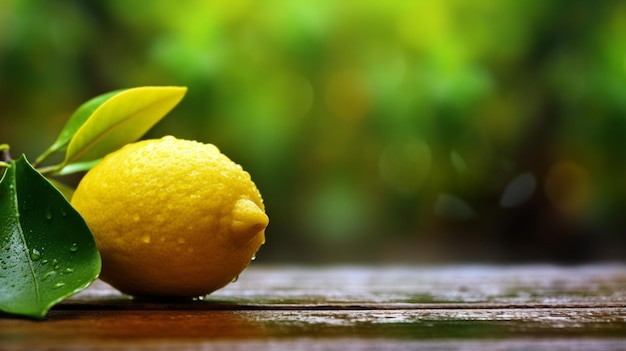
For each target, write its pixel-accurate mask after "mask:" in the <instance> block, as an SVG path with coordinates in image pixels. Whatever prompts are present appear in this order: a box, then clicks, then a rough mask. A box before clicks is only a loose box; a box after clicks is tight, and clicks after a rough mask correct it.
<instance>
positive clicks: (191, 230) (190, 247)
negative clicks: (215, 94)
mask: <svg viewBox="0 0 626 351" xmlns="http://www.w3.org/2000/svg"><path fill="white" fill-rule="evenodd" d="M72 205H73V206H74V207H75V208H76V209H77V210H78V212H79V213H80V214H81V215H82V216H83V218H84V219H85V221H86V222H87V224H88V226H89V228H90V229H91V231H92V232H93V235H94V237H95V239H96V243H97V245H98V249H99V250H100V254H101V256H102V273H101V278H102V280H104V281H106V282H108V283H109V284H111V285H112V286H113V287H115V288H117V289H119V290H120V291H122V292H124V293H127V294H130V295H135V296H172V297H194V296H201V295H205V294H209V293H211V292H213V291H215V290H217V289H219V288H222V287H224V286H225V285H227V284H228V283H229V282H231V281H232V280H233V279H236V277H237V276H238V275H239V273H241V272H242V271H243V270H244V269H245V268H246V267H247V266H248V264H249V263H250V261H251V260H252V259H254V255H255V254H256V252H257V250H258V249H259V247H260V246H261V245H262V244H263V243H265V228H266V227H267V225H268V221H269V220H268V217H267V215H266V214H265V207H264V205H263V199H262V198H261V194H260V193H259V191H258V189H257V188H256V186H255V184H254V183H253V182H252V180H251V179H250V175H249V174H248V173H247V172H246V171H244V170H243V169H242V168H241V166H240V165H238V164H236V163H234V162H233V161H231V160H230V159H229V158H228V157H226V156H225V155H223V154H222V153H221V152H220V151H219V150H218V148H217V147H215V146H214V145H211V144H202V143H199V142H196V141H189V140H181V139H176V138H174V137H171V136H166V137H164V138H161V139H151V140H144V141H139V142H136V143H134V144H129V145H126V146H124V147H123V148H121V149H119V150H117V151H115V152H113V153H111V154H109V155H107V156H106V157H105V158H104V159H103V160H102V161H101V162H100V163H98V165H96V166H95V167H94V168H93V169H91V170H90V171H89V172H87V174H86V175H85V177H83V179H82V180H81V182H80V183H79V185H78V188H77V189H76V192H75V193H74V196H73V197H72Z"/></svg>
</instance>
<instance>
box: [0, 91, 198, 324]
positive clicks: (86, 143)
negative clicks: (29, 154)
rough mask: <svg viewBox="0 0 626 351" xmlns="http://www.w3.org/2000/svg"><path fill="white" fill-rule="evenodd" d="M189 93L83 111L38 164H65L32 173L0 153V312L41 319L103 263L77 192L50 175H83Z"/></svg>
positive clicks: (107, 101)
mask: <svg viewBox="0 0 626 351" xmlns="http://www.w3.org/2000/svg"><path fill="white" fill-rule="evenodd" d="M186 91H187V89H186V88H184V87H139V88H133V89H127V90H120V91H115V92H111V93H107V94H104V95H101V96H98V97H96V98H94V99H92V100H90V101H88V102H87V103H85V104H83V105H82V106H81V107H80V108H79V109H78V110H77V111H76V112H75V113H74V114H73V115H72V116H71V118H70V119H69V120H68V122H67V124H66V125H65V127H64V128H63V130H62V131H61V133H60V135H59V137H58V138H57V139H56V141H55V142H54V143H53V145H52V146H51V147H49V148H48V149H47V150H46V151H45V152H44V153H43V154H42V155H41V156H40V157H39V158H38V163H39V162H43V161H45V160H46V158H47V157H48V156H51V155H53V154H55V153H60V152H63V151H65V158H64V160H63V161H62V163H60V164H58V165H54V166H48V167H46V168H40V169H35V168H33V166H31V164H30V163H29V162H28V161H27V160H26V157H25V156H22V157H21V158H20V159H19V160H17V161H13V160H11V159H10V157H9V153H8V148H9V147H8V145H7V144H2V145H0V153H1V154H0V156H1V157H0V167H1V168H0V169H2V168H4V175H3V177H2V180H0V218H2V221H0V311H3V312H5V313H10V314H15V315H21V316H27V317H31V318H43V317H45V315H46V314H47V312H48V310H49V309H50V308H51V307H52V306H54V305H55V304H56V303H58V302H59V301H61V300H63V299H65V298H67V297H68V296H71V295H73V294H75V293H76V292H78V291H80V290H82V289H84V288H85V287H87V286H88V285H89V284H90V283H91V282H92V281H93V280H95V279H96V278H97V276H98V274H99V273H100V264H101V263H100V255H99V253H98V250H97V247H96V244H95V241H94V238H93V236H92V234H91V232H90V231H89V228H88V227H87V225H86V223H85V222H84V220H83V218H82V217H81V216H80V214H79V213H78V212H77V211H76V210H74V208H73V207H72V206H71V204H70V203H69V201H68V200H69V199H71V194H72V192H73V189H72V188H71V187H69V186H67V185H65V184H63V183H61V182H58V181H56V180H53V179H50V180H48V179H46V178H45V177H44V175H43V174H44V173H45V174H69V173H72V172H77V171H85V170H88V169H89V168H91V167H92V166H93V165H95V164H96V163H97V162H98V161H99V159H100V158H102V157H103V156H105V155H106V154H107V153H110V152H112V151H115V150H116V149H118V148H120V147H122V146H123V145H125V144H127V143H131V142H133V141H135V140H137V139H138V138H140V137H141V136H142V135H143V134H144V133H145V132H146V131H148V130H149V129H150V128H152V126H154V124H156V123H157V122H158V121H160V120H161V119H162V118H163V117H164V116H165V115H166V114H167V113H168V112H169V111H170V110H171V109H172V108H174V106H176V104H178V102H179V101H180V100H181V99H182V98H183V96H184V94H185V92H186Z"/></svg>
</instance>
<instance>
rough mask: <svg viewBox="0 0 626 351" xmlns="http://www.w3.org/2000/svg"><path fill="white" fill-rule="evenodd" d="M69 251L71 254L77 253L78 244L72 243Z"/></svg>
mask: <svg viewBox="0 0 626 351" xmlns="http://www.w3.org/2000/svg"><path fill="white" fill-rule="evenodd" d="M70 251H71V252H76V251H78V244H76V243H73V244H72V246H71V247H70Z"/></svg>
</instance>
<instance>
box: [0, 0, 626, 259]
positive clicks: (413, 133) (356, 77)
mask: <svg viewBox="0 0 626 351" xmlns="http://www.w3.org/2000/svg"><path fill="white" fill-rule="evenodd" d="M625 37H626V3H624V2H620V1H601V2H591V1H549V2H548V1H540V0H529V1H495V0H493V1H489V0H487V1H477V2H470V1H452V0H450V1H399V0H373V1H316V0H301V1H289V0H282V1H281V0H271V1H264V2H256V1H203V0H190V1H151V2H144V1H122V0H115V1H26V0H21V1H20V0H9V1H2V2H0V143H8V144H10V145H11V153H12V154H13V156H14V157H16V156H18V155H19V154H21V153H26V154H27V155H28V156H29V158H30V159H34V158H36V157H37V156H38V155H39V154H40V153H42V152H43V150H45V148H46V147H47V146H49V145H50V144H51V143H52V142H53V141H54V139H55V138H56V135H57V134H58V132H59V131H60V130H61V128H62V126H63V124H64V123H65V121H66V120H67V118H68V117H69V116H70V115H71V113H72V112H73V111H74V109H76V108H77V107H78V106H79V105H80V104H81V103H82V102H84V101H86V100H87V99H89V98H91V97H93V96H96V95H98V94H101V93H104V92H107V91H110V90H115V89H121V88H129V87H135V86H142V85H182V86H187V87H189V91H188V94H187V96H186V97H185V99H184V100H183V101H182V103H181V104H180V105H179V106H178V107H177V108H176V109H175V110H174V111H173V112H172V113H171V114H170V115H169V116H168V117H166V118H165V119H164V120H163V121H162V122H160V123H159V124H158V125H157V126H156V127H155V128H153V129H152V130H151V131H150V132H149V133H148V135H146V138H152V137H160V136H163V135H168V134H171V135H175V136H177V137H179V138H186V139H195V140H199V141H202V142H210V143H213V144H215V145H217V146H218V147H219V148H220V149H221V150H222V152H224V153H225V154H226V155H228V156H229V157H230V158H231V159H233V160H234V161H236V162H238V163H240V164H242V166H243V167H244V169H246V170H248V171H249V172H250V173H251V174H252V178H253V180H254V181H255V182H256V183H257V185H258V187H259V189H260V190H261V193H262V194H263V196H264V199H265V203H266V207H267V212H268V214H269V217H270V226H269V228H268V230H267V244H266V245H265V246H264V247H263V248H262V249H261V251H260V252H259V255H258V259H259V261H262V262H276V263H278V262H284V263H297V262H317V263H325V262H420V263H422V262H425V263H438V262H536V261H542V262H543V261H548V262H557V263H579V262H588V261H613V260H624V258H626V255H625V253H626V233H624V228H625V226H624V225H625V224H626V223H625V222H626V221H625V217H626V216H624V214H623V212H624V209H626V182H625V178H626V164H625V162H624V159H625V158H624V156H625V154H626V45H625V44H624V38H625ZM63 180H64V181H66V182H67V183H70V184H73V185H75V184H76V183H77V182H78V180H79V178H76V177H73V178H65V179H63Z"/></svg>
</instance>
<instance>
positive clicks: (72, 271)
mask: <svg viewBox="0 0 626 351" xmlns="http://www.w3.org/2000/svg"><path fill="white" fill-rule="evenodd" d="M63 272H65V273H74V268H69V267H68V268H65V270H64V271H63Z"/></svg>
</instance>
